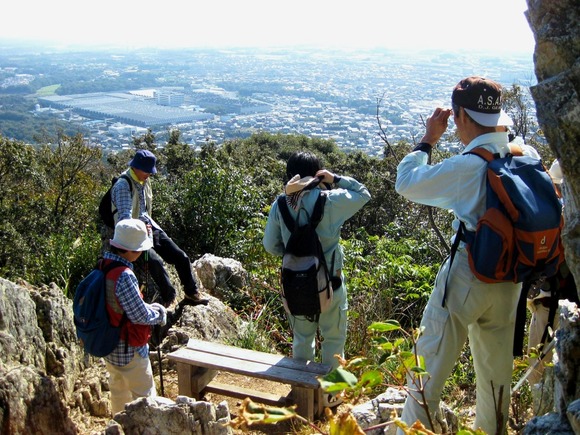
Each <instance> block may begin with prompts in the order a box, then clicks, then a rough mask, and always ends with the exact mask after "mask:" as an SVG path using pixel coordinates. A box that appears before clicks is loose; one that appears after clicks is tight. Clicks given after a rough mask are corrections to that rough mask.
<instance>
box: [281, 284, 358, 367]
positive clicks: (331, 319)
mask: <svg viewBox="0 0 580 435" xmlns="http://www.w3.org/2000/svg"><path fill="white" fill-rule="evenodd" d="M347 310H348V301H347V298H346V286H345V278H344V275H343V283H342V285H341V286H340V287H339V288H338V289H337V290H335V292H334V295H333V297H332V304H331V306H330V309H329V310H328V311H327V312H325V313H322V314H321V315H320V318H319V320H318V323H317V322H310V321H309V320H307V319H306V318H305V317H304V316H293V315H291V314H288V321H289V322H290V326H291V327H292V332H293V335H294V338H293V341H292V356H293V358H297V359H302V360H307V361H315V345H316V331H317V330H318V328H320V335H321V336H322V344H321V354H322V355H321V356H322V358H321V360H322V363H323V364H328V365H330V366H332V368H333V369H334V368H336V367H338V366H339V362H338V359H336V357H335V356H334V355H335V354H338V355H340V356H341V357H343V358H344V345H345V343H346V328H347Z"/></svg>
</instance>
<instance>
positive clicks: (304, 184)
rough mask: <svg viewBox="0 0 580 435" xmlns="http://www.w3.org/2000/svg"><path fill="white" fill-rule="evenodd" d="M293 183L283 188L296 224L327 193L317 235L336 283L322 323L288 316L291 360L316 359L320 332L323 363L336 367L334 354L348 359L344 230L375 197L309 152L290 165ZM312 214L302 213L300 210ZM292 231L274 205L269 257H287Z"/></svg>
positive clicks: (268, 225) (288, 170) (295, 157)
mask: <svg viewBox="0 0 580 435" xmlns="http://www.w3.org/2000/svg"><path fill="white" fill-rule="evenodd" d="M286 176H287V177H288V180H289V181H288V182H287V183H286V185H285V187H284V193H285V196H286V202H287V204H288V208H289V209H290V213H291V214H292V217H293V219H296V218H297V217H298V218H299V220H300V222H299V223H301V224H303V223H305V222H306V220H307V219H308V217H307V214H309V215H310V214H312V211H313V209H314V205H315V203H316V201H317V199H318V197H319V193H320V191H321V189H324V190H328V192H327V199H326V202H325V205H324V210H323V216H322V220H321V221H320V223H319V224H318V226H317V227H316V233H317V234H318V237H319V239H320V242H321V244H322V249H323V251H324V257H325V260H326V264H327V266H328V268H329V271H330V276H331V277H332V278H333V280H334V281H335V285H334V286H333V287H334V294H333V300H332V305H331V306H330V308H329V310H328V311H327V312H324V313H321V314H320V316H319V318H318V321H310V320H309V319H307V318H306V317H305V316H294V315H290V314H289V315H288V320H289V323H290V326H291V328H292V332H293V342H292V356H293V357H294V358H297V359H302V360H308V361H314V360H315V339H316V332H317V330H318V329H320V334H321V336H322V345H321V353H322V355H321V356H322V358H321V359H322V363H324V364H328V365H330V366H332V367H333V368H335V367H338V365H339V361H338V360H337V358H336V357H335V355H339V356H340V357H344V345H345V342H346V330H347V308H348V306H347V294H346V277H345V276H344V272H343V270H342V266H343V261H344V254H343V250H342V247H341V246H340V244H339V240H340V230H341V228H342V225H343V224H344V222H346V221H347V220H348V219H350V218H351V217H352V216H353V215H354V214H355V213H356V212H357V211H359V210H360V209H361V208H362V207H363V206H364V205H365V204H366V203H367V202H368V201H369V200H370V198H371V195H370V193H369V191H368V189H367V188H366V187H365V186H364V185H363V184H361V183H360V182H358V181H357V180H355V179H354V178H351V177H347V176H344V175H343V176H339V175H335V174H333V173H332V172H330V171H329V170H327V169H323V168H322V165H321V163H320V160H319V159H318V157H317V156H316V155H314V154H312V153H310V152H296V153H294V154H292V155H291V156H290V158H289V159H288V161H287V164H286ZM301 209H303V210H306V212H307V213H300V214H299V210H301ZM290 234H291V233H290V230H289V229H288V228H287V227H286V225H285V224H284V221H283V218H282V215H281V212H280V210H279V208H278V204H277V202H276V201H274V202H273V204H272V207H271V209H270V214H269V216H268V221H267V223H266V228H265V232H264V238H263V244H264V248H265V249H266V251H268V252H269V253H270V254H273V255H276V256H279V257H282V255H283V254H284V249H285V246H286V244H287V242H288V239H289V238H290Z"/></svg>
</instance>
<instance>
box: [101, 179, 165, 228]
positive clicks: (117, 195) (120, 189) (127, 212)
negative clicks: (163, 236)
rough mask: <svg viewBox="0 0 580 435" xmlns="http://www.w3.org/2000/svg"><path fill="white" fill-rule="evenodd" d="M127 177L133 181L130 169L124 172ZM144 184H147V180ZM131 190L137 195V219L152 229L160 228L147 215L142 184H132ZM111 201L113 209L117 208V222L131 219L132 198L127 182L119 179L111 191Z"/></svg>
mask: <svg viewBox="0 0 580 435" xmlns="http://www.w3.org/2000/svg"><path fill="white" fill-rule="evenodd" d="M125 173H126V174H127V175H129V177H131V178H132V179H133V180H135V177H134V176H133V174H132V171H131V169H128V170H127V171H125ZM145 183H149V180H147V181H146V182H145ZM133 189H134V190H135V191H136V192H137V194H138V195H139V213H138V215H137V216H136V218H137V219H140V220H142V221H143V222H145V223H146V224H150V225H152V226H153V227H154V228H161V227H160V226H159V225H157V223H156V222H155V221H154V220H153V218H152V217H151V216H149V213H147V206H146V204H145V193H144V183H139V182H134V183H133ZM111 199H112V201H113V204H114V205H115V207H117V221H121V220H123V219H131V218H132V217H133V196H132V195H131V188H130V186H129V182H128V181H127V180H125V179H123V178H120V179H119V180H118V181H117V182H116V183H115V185H114V186H113V188H112V189H111Z"/></svg>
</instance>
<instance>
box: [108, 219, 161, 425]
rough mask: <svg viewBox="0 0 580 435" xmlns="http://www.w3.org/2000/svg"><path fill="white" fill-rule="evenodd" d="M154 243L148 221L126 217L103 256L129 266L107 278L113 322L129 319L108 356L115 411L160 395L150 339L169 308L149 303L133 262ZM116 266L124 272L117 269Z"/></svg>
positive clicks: (111, 320)
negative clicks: (156, 386) (148, 229)
mask: <svg viewBox="0 0 580 435" xmlns="http://www.w3.org/2000/svg"><path fill="white" fill-rule="evenodd" d="M151 246H152V242H151V240H150V238H149V236H148V234H147V228H146V226H145V224H144V223H143V222H142V221H140V220H139V219H125V220H122V221H119V222H118V223H117V225H116V226H115V234H114V236H113V238H112V239H111V240H110V251H107V252H105V254H104V257H103V260H102V261H104V262H105V264H107V262H112V261H117V262H120V263H122V264H124V265H125V266H126V267H125V268H118V269H114V270H113V271H112V272H110V273H109V274H108V275H107V280H106V300H107V311H108V314H109V320H110V322H111V323H112V324H115V325H117V324H121V322H122V318H123V316H124V315H126V319H127V320H126V321H125V322H124V323H123V326H122V328H121V334H120V336H121V339H120V341H119V344H118V345H117V347H116V348H115V349H114V350H113V352H111V353H110V354H109V355H107V356H106V357H105V364H106V367H107V371H108V372H109V375H110V381H109V388H110V391H111V408H112V411H113V415H115V414H116V413H117V412H120V411H122V410H123V409H124V407H125V404H126V403H128V402H131V401H133V400H135V399H137V398H139V397H155V396H156V395H157V392H156V388H155V382H154V379H153V371H152V369H151V361H150V360H149V344H148V342H149V338H150V337H151V326H152V325H164V324H165V322H166V320H167V312H166V310H165V307H164V306H163V305H161V304H158V303H153V304H147V303H145V302H144V301H143V295H142V294H141V292H140V291H139V283H138V281H137V277H136V276H135V274H134V273H133V264H132V263H133V262H134V261H136V260H137V259H138V258H139V256H141V254H142V253H143V251H146V250H147V249H150V248H151ZM115 270H119V271H120V273H115ZM124 313H125V314H124Z"/></svg>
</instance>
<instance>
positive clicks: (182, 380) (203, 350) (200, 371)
mask: <svg viewBox="0 0 580 435" xmlns="http://www.w3.org/2000/svg"><path fill="white" fill-rule="evenodd" d="M168 358H169V360H171V361H175V362H176V363H177V377H178V382H179V394H180V395H184V396H190V397H193V398H194V399H196V400H200V399H202V398H203V397H204V394H205V393H207V392H210V393H215V394H219V395H222V396H227V397H236V398H240V399H244V398H246V397H249V398H251V399H252V400H253V401H255V402H257V403H262V404H265V405H274V406H287V405H290V404H296V405H297V409H296V411H297V412H298V414H300V415H301V416H303V417H304V418H307V419H309V420H314V419H315V418H317V417H320V416H321V415H322V412H323V405H322V389H321V388H320V383H319V382H318V379H317V377H319V376H323V375H325V374H327V373H328V372H330V370H331V367H330V366H329V365H326V364H320V363H315V362H312V361H300V360H295V359H292V358H289V357H286V356H282V355H274V354H270V353H265V352H257V351H253V350H248V349H242V348H238V347H234V346H228V345H225V344H220V343H212V342H207V341H202V340H195V339H190V340H189V342H188V343H187V346H186V347H183V348H181V349H178V350H176V351H175V352H171V353H170V354H168ZM218 371H225V372H230V373H235V374H238V375H243V376H249V377H252V378H260V379H266V380H269V381H275V382H280V383H283V384H289V385H291V391H290V394H288V395H287V396H280V395H274V394H271V393H268V392H264V391H258V390H253V389H246V388H242V387H239V386H235V385H226V384H220V383H218V382H215V381H213V378H214V376H215V375H216V374H217V372H218Z"/></svg>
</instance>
